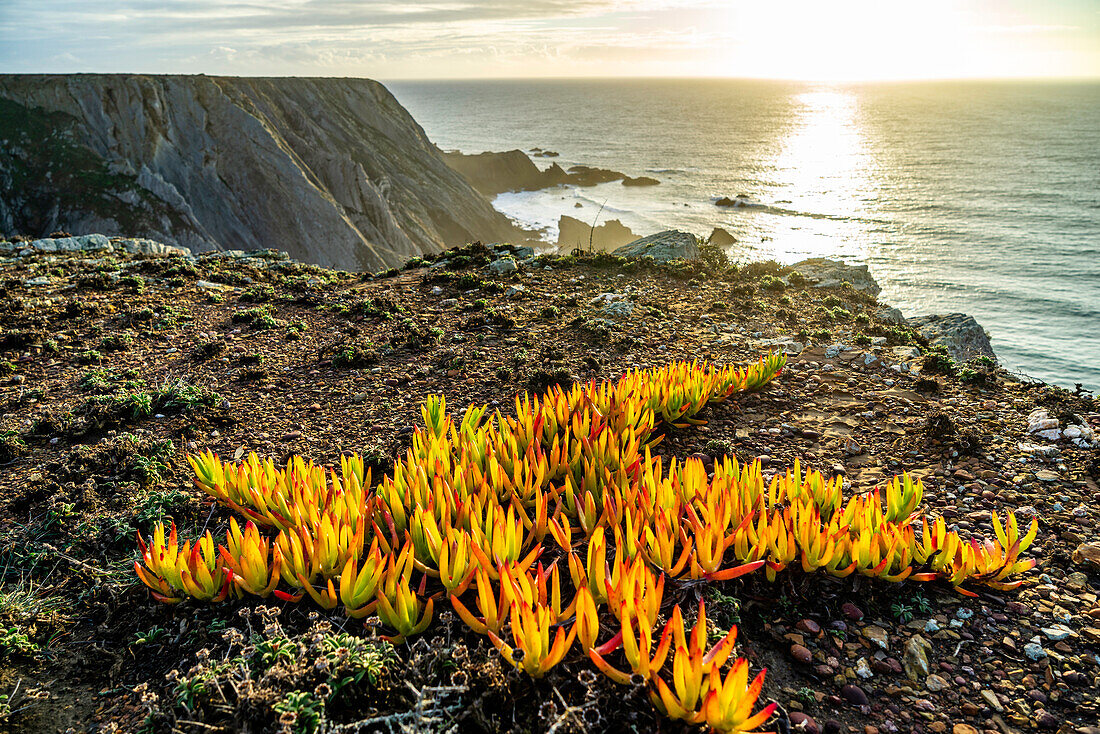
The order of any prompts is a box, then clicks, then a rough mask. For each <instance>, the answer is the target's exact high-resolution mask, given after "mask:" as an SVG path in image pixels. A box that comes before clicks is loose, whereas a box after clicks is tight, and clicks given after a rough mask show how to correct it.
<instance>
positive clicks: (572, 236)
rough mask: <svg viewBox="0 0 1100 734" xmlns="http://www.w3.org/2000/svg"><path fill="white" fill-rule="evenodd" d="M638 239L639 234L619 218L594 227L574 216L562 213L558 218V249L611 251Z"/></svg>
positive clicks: (567, 250) (565, 250) (561, 250)
mask: <svg viewBox="0 0 1100 734" xmlns="http://www.w3.org/2000/svg"><path fill="white" fill-rule="evenodd" d="M636 239H638V235H636V234H634V233H633V232H631V231H630V228H629V227H627V226H626V225H624V224H623V223H622V222H620V221H619V220H618V219H609V220H608V221H606V222H604V223H603V224H601V225H598V226H597V227H595V228H593V227H592V225H591V224H589V223H587V222H582V221H581V220H579V219H576V218H574V217H568V216H565V215H562V217H561V218H560V219H558V250H559V251H560V252H565V253H568V252H571V251H573V250H575V249H580V250H587V249H589V243H591V249H593V250H601V251H603V252H611V251H612V250H614V249H616V248H619V247H622V246H623V245H625V244H628V243H630V242H633V241H634V240H636Z"/></svg>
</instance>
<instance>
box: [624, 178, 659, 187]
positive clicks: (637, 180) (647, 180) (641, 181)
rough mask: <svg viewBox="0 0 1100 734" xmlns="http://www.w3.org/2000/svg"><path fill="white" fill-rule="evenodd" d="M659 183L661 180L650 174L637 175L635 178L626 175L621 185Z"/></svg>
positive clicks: (651, 184) (653, 184) (652, 184)
mask: <svg viewBox="0 0 1100 734" xmlns="http://www.w3.org/2000/svg"><path fill="white" fill-rule="evenodd" d="M659 183H661V182H660V181H658V180H657V179H655V178H653V177H651V176H638V177H637V178H631V177H630V176H627V177H626V178H624V179H623V186H656V185H657V184H659Z"/></svg>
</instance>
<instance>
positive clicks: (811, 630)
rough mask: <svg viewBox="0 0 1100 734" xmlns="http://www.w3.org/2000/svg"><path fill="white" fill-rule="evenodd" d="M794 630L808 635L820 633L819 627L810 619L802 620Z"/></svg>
mask: <svg viewBox="0 0 1100 734" xmlns="http://www.w3.org/2000/svg"><path fill="white" fill-rule="evenodd" d="M795 629H798V630H801V631H802V632H805V633H806V634H808V635H817V634H820V633H821V625H819V624H818V623H817V622H815V621H813V620H812V619H803V620H801V621H799V623H798V624H796V625H795Z"/></svg>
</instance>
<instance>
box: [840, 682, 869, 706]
mask: <svg viewBox="0 0 1100 734" xmlns="http://www.w3.org/2000/svg"><path fill="white" fill-rule="evenodd" d="M840 695H841V696H842V697H843V698H844V700H845V701H847V702H848V703H851V704H855V705H856V706H866V705H867V704H868V703H869V701H868V700H867V694H866V693H864V691H863V689H862V688H860V687H859V686H857V685H854V684H852V683H849V684H848V685H846V686H844V687H843V688H841V689H840Z"/></svg>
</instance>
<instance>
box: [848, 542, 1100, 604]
mask: <svg viewBox="0 0 1100 734" xmlns="http://www.w3.org/2000/svg"><path fill="white" fill-rule="evenodd" d="M1098 550H1100V546H1098ZM840 611H841V613H842V614H843V615H844V616H845V617H847V618H848V619H850V620H852V621H853V622H858V621H859V620H861V619H863V610H862V609H860V608H859V607H857V606H856V605H855V604H853V603H852V602H850V601H846V602H844V603H843V604H841V605H840Z"/></svg>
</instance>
